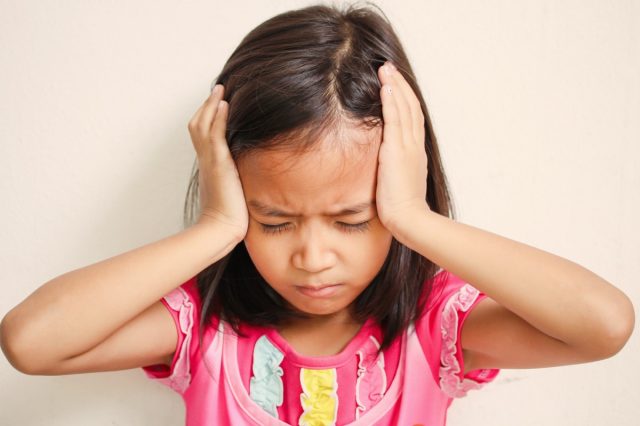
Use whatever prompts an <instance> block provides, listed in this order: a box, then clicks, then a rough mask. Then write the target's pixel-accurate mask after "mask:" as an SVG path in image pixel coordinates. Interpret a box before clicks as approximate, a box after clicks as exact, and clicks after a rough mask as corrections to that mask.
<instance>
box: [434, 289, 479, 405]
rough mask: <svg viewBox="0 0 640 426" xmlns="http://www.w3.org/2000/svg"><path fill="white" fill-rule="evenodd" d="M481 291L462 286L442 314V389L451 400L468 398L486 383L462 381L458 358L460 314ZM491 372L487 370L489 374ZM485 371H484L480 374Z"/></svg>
mask: <svg viewBox="0 0 640 426" xmlns="http://www.w3.org/2000/svg"><path fill="white" fill-rule="evenodd" d="M479 295H480V291H479V290H478V289H476V288H474V287H473V286H471V285H470V284H465V285H464V286H462V287H461V288H460V289H459V290H458V291H457V292H456V293H455V294H453V295H452V296H451V297H450V298H449V300H448V301H447V303H446V305H445V307H444V310H443V312H442V325H441V332H442V341H443V342H442V352H441V354H440V361H441V367H440V388H441V389H442V391H443V392H444V393H445V394H446V395H447V396H449V397H450V398H460V397H463V396H466V394H467V392H468V391H469V390H471V389H480V388H481V387H483V386H484V385H485V383H479V382H476V381H475V380H471V379H469V378H465V379H464V380H462V381H461V380H460V376H461V374H460V364H459V362H458V358H457V356H456V352H457V339H458V312H466V311H467V310H469V308H470V307H471V306H472V305H473V303H474V302H475V301H476V299H477V298H478V296H479ZM488 371H489V370H487V372H488ZM484 372H485V371H484V370H483V371H482V372H481V374H480V376H482V373H484Z"/></svg>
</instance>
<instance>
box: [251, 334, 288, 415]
mask: <svg viewBox="0 0 640 426" xmlns="http://www.w3.org/2000/svg"><path fill="white" fill-rule="evenodd" d="M283 359H284V354H283V353H282V352H280V350H278V348H276V347H275V346H273V344H272V343H271V342H270V341H269V339H267V337H266V336H261V337H260V338H259V339H258V341H257V342H256V345H255V347H254V348H253V376H252V377H251V381H250V382H249V395H250V397H251V399H253V400H254V401H255V402H256V403H257V404H258V405H260V406H261V407H262V408H263V409H264V410H265V411H267V412H268V413H269V414H271V415H272V416H273V417H275V418H276V419H277V418H278V410H277V408H276V407H278V406H280V405H282V400H283V395H284V388H283V384H282V378H281V377H282V374H283V373H284V372H283V370H282V368H281V367H280V363H281V362H282V360H283Z"/></svg>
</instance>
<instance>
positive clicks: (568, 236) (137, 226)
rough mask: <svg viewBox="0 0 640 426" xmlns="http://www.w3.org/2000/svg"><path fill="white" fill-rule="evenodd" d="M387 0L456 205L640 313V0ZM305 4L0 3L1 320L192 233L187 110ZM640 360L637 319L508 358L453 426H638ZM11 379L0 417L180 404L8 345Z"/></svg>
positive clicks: (457, 413)
mask: <svg viewBox="0 0 640 426" xmlns="http://www.w3.org/2000/svg"><path fill="white" fill-rule="evenodd" d="M376 3H377V4H379V5H380V6H381V7H382V8H383V10H384V11H385V12H386V14H387V15H388V17H389V18H390V19H391V22H392V24H393V25H394V27H395V28H396V30H397V32H398V34H399V36H400V38H401V40H402V42H403V44H404V46H405V49H406V51H407V53H408V55H409V58H410V60H411V61H412V64H413V66H414V70H415V72H416V74H417V77H418V81H419V83H420V85H421V88H422V90H423V93H424V95H425V98H426V101H427V104H428V106H429V108H430V114H431V117H432V120H433V123H434V127H435V132H436V135H437V137H438V140H439V144H440V147H441V150H442V155H443V160H444V164H445V168H446V171H447V173H448V176H449V179H450V181H451V187H452V192H453V196H454V200H455V204H456V207H457V212H458V220H459V221H461V222H464V223H468V224H471V225H474V226H477V227H480V228H483V229H487V230H490V231H492V232H495V233H498V234H500V235H503V236H506V237H509V238H512V239H515V240H518V241H521V242H524V243H527V244H529V245H532V246H535V247H538V248H541V249H543V250H546V251H549V252H551V253H554V254H557V255H560V256H563V257H565V258H568V259H570V260H572V261H574V262H577V263H579V264H581V265H584V266H585V267H587V268H588V269H590V270H592V271H594V272H595V273H597V274H598V275H600V276H602V277H603V278H605V279H607V280H608V281H610V282H611V283H613V284H614V285H615V286H617V287H619V288H620V289H622V290H623V291H624V292H625V293H627V294H628V295H629V296H630V297H631V299H632V300H633V301H634V305H635V307H636V309H638V307H639V306H640V305H639V303H638V301H639V300H640V290H639V288H638V284H637V280H638V276H640V254H639V250H638V247H639V245H640V244H639V243H640V227H639V226H638V223H637V218H638V216H639V213H640V208H639V207H640V191H639V190H638V188H639V187H640V170H639V166H640V163H639V161H638V157H639V156H640V147H639V146H640V145H639V143H638V142H640V140H639V139H640V138H639V136H638V135H639V134H640V124H639V123H640V121H639V120H638V117H640V84H639V76H640V6H639V3H638V2H635V1H633V0H617V1H596V0H590V1H584V0H582V1H577V0H574V1H557V0H541V1H536V2H530V1H506V0H502V1H500V0H490V1H482V2H477V1H471V0H469V1H450V2H442V1H405V2H402V3H401V2H392V1H378V2H376ZM308 4H310V2H307V1H269V2H267V1H258V0H254V1H235V2H222V1H189V2H179V1H169V0H154V1H149V0H137V1H132V2H125V1H119V2H118V1H109V2H105V1H96V0H92V1H87V0H82V1H80V0H76V1H66V2H49V1H40V0H38V1H36V0H25V1H13V2H9V1H1V2H0V7H1V10H0V99H1V102H0V108H1V111H0V153H1V155H0V170H1V171H2V172H1V173H2V179H1V180H0V191H1V196H2V199H3V200H4V202H3V206H2V208H1V209H0V218H1V220H2V223H3V226H2V231H1V232H2V234H1V236H0V241H1V246H0V247H1V252H0V286H1V289H2V297H1V298H0V315H2V316H3V315H4V314H5V313H6V312H8V311H9V310H10V309H11V308H12V307H13V306H15V305H16V304H18V303H19V302H21V301H22V300H23V299H24V298H25V297H27V296H28V295H29V294H30V293H31V292H32V291H34V290H35V289H36V288H37V287H39V286H40V285H42V284H43V283H45V282H46V281H48V280H50V279H52V278H54V277H56V276H58V275H60V274H62V273H64V272H67V271H70V270H72V269H76V268H79V267H82V266H85V265H88V264H91V263H94V262H97V261H99V260H103V259H105V258H107V257H111V256H114V255H116V254H119V253H121V252H124V251H127V250H130V249H132V248H134V247H138V246H141V245H144V244H146V243H149V242H152V241H156V240H159V239H161V238H163V237H165V236H168V235H171V234H174V233H176V232H179V231H180V229H181V223H182V222H181V214H182V206H183V201H184V196H185V192H186V188H187V180H188V177H189V173H190V171H191V166H192V164H193V161H194V159H195V152H194V151H193V148H192V145H191V141H190V139H189V135H188V131H187V123H188V121H189V119H190V118H191V117H192V115H193V113H194V112H195V110H196V109H197V108H198V107H199V106H200V104H201V103H202V102H203V101H204V99H205V98H206V97H207V96H208V94H209V87H210V84H211V81H212V79H213V78H214V76H215V75H216V74H217V73H218V72H219V71H220V69H221V68H222V65H223V64H224V62H225V61H226V59H227V58H228V56H229V55H230V53H231V52H232V50H233V49H234V48H235V47H236V46H237V44H238V43H239V42H240V40H241V39H242V37H244V35H245V34H246V33H247V32H248V31H250V30H251V29H252V28H254V27H255V26H256V25H258V24H259V23H260V22H262V21H264V20H266V19H267V18H270V17H271V16H273V15H275V14H277V13H279V12H283V11H285V10H288V9H293V8H299V7H303V6H306V5H308ZM499 273H500V271H496V274H499ZM532 290H533V289H532ZM96 303H98V302H96ZM639 355H640V351H639V338H638V333H637V332H636V333H634V335H633V336H632V338H631V340H630V341H629V342H628V344H627V345H626V346H625V348H624V349H623V350H622V351H621V352H620V353H619V354H618V355H616V356H615V357H613V358H609V359H607V360H603V361H599V362H595V363H589V364H579V365H572V366H564V367H556V368H547V369H531V370H503V371H502V372H501V373H500V375H499V376H498V378H497V379H496V381H495V382H493V383H492V384H490V385H488V386H486V387H485V388H484V389H482V390H479V391H471V392H470V393H469V395H468V396H467V397H466V398H462V399H459V400H457V401H454V403H453V405H452V407H451V408H450V410H449V425H452V426H461V425H470V424H480V425H492V426H500V425H504V426H507V425H513V424H517V425H521V426H525V425H536V426H538V425H542V424H544V425H549V426H560V425H562V426H566V425H601V424H612V425H613V424H615V425H618V426H632V425H637V424H638V419H637V418H638V416H639V415H640V408H639V407H638V401H639V400H640V398H639V397H640V391H639V390H638V389H637V384H638V378H640V367H638V362H637V360H638V359H639ZM0 383H1V385H0V424H3V425H5V424H6V425H8V424H15V425H22V426H31V425H44V424H46V425H50V426H56V425H65V426H69V425H85V424H91V425H142V424H153V425H179V424H183V420H184V406H183V403H182V400H181V398H180V396H179V395H178V394H176V393H174V392H172V391H171V390H170V389H168V388H164V387H163V386H161V385H159V384H156V383H153V382H152V381H150V380H148V379H147V378H146V376H144V374H143V372H142V370H136V369H134V370H127V371H119V372H106V373H95V374H84V375H70V376H60V377H47V376H27V375H24V374H22V373H19V372H17V371H16V370H14V369H13V368H12V367H11V366H10V365H9V364H8V362H7V361H6V359H5V358H4V357H0Z"/></svg>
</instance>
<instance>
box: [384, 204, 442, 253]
mask: <svg viewBox="0 0 640 426" xmlns="http://www.w3.org/2000/svg"><path fill="white" fill-rule="evenodd" d="M433 214H437V213H435V212H433V211H432V210H431V209H430V208H429V206H428V205H427V203H426V202H425V203H423V204H421V205H417V206H414V207H412V208H408V209H406V210H405V211H404V212H403V213H402V214H398V215H395V216H394V217H393V218H392V219H390V220H388V221H387V222H386V223H384V224H383V225H384V227H385V228H387V229H388V230H389V231H390V232H391V234H393V237H394V238H395V239H396V240H398V241H399V242H400V243H402V244H404V245H406V246H408V247H410V246H411V238H412V235H413V234H415V231H416V226H417V225H418V224H419V223H420V221H422V220H424V219H425V218H427V217H428V216H429V215H433Z"/></svg>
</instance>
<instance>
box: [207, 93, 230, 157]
mask: <svg viewBox="0 0 640 426" xmlns="http://www.w3.org/2000/svg"><path fill="white" fill-rule="evenodd" d="M228 116H229V104H228V103H227V102H226V101H222V100H221V101H220V103H219V104H218V113H217V114H216V117H215V119H214V120H213V127H212V132H211V139H212V141H213V143H214V145H217V146H220V145H222V146H223V149H224V150H226V151H228V147H227V136H226V135H227V117H228Z"/></svg>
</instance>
